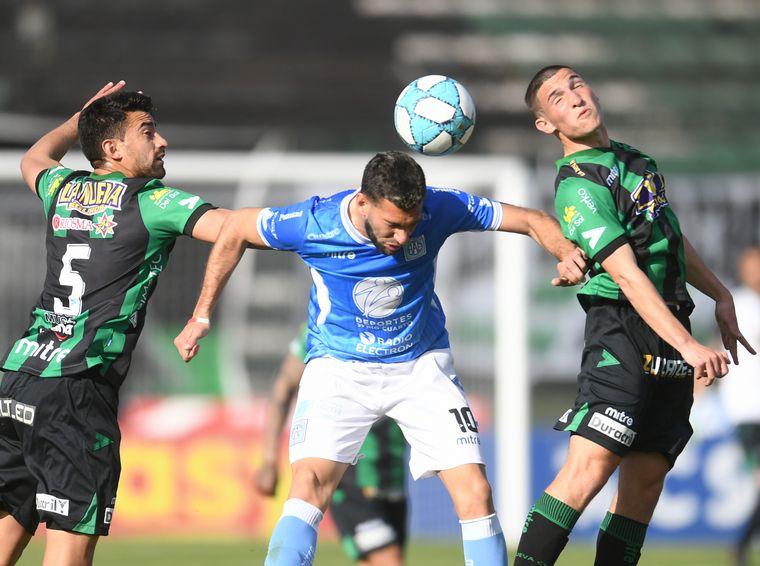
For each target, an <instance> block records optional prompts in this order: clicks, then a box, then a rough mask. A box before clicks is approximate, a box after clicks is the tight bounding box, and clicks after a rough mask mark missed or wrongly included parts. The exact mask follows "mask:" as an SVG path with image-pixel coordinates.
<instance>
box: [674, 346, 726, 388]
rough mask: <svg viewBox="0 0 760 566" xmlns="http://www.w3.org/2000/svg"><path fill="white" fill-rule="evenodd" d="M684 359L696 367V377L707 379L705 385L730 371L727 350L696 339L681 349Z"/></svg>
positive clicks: (710, 383)
mask: <svg viewBox="0 0 760 566" xmlns="http://www.w3.org/2000/svg"><path fill="white" fill-rule="evenodd" d="M680 352H681V355H682V356H683V359H684V361H685V362H686V363H687V364H689V365H690V366H691V367H693V368H694V377H696V378H697V379H703V378H704V379H705V386H708V387H709V386H710V385H712V383H713V381H715V378H716V377H723V376H724V375H726V374H727V373H728V364H729V363H731V362H730V361H729V360H728V355H727V354H726V353H725V352H720V351H718V350H713V349H712V348H708V347H707V346H703V345H702V344H700V343H699V342H697V341H696V340H693V339H692V340H691V341H690V342H689V343H688V344H687V345H686V346H684V347H683V348H681V349H680Z"/></svg>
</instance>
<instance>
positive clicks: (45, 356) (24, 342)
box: [13, 338, 71, 363]
mask: <svg viewBox="0 0 760 566" xmlns="http://www.w3.org/2000/svg"><path fill="white" fill-rule="evenodd" d="M69 352H71V350H70V349H69V348H59V347H57V346H56V345H55V342H53V341H52V340H50V341H49V342H48V343H47V344H40V343H39V342H37V341H36V340H30V339H29V338H22V339H21V340H19V341H18V342H16V347H15V348H14V349H13V353H14V354H21V355H22V356H26V357H27V358H39V359H41V360H43V361H45V362H52V361H56V362H58V363H60V362H62V361H63V359H64V358H65V357H66V356H68V355H69ZM54 358H55V360H54Z"/></svg>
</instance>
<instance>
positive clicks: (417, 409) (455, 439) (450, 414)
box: [387, 350, 484, 479]
mask: <svg viewBox="0 0 760 566" xmlns="http://www.w3.org/2000/svg"><path fill="white" fill-rule="evenodd" d="M405 379H406V381H407V383H408V386H407V387H405V388H403V389H400V390H399V394H398V395H399V398H398V400H397V403H396V404H395V405H394V406H393V407H392V408H391V409H390V410H389V411H388V413H387V414H388V416H389V417H391V418H392V419H394V420H395V421H396V422H397V423H398V425H399V427H400V428H401V430H402V432H403V433H404V437H405V438H406V440H407V442H408V443H409V446H410V448H411V450H410V455H409V468H410V471H411V473H412V477H413V478H414V479H419V478H423V477H429V476H432V475H435V474H436V473H438V472H439V471H440V470H447V469H451V468H455V467H457V466H461V465H463V464H483V463H484V460H483V456H482V453H481V448H480V446H481V440H480V433H479V430H478V423H477V420H476V419H475V415H474V414H473V412H472V410H471V409H470V404H469V403H468V401H467V398H466V396H465V393H464V389H463V388H462V385H461V383H460V382H459V379H458V378H457V375H456V372H455V371H454V366H453V362H452V359H451V353H450V352H449V351H448V350H434V351H431V352H427V353H425V354H423V355H422V356H420V358H418V359H417V360H416V361H415V363H414V365H413V367H412V369H411V375H408V376H405Z"/></svg>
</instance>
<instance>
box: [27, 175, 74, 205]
mask: <svg viewBox="0 0 760 566" xmlns="http://www.w3.org/2000/svg"><path fill="white" fill-rule="evenodd" d="M73 172H74V170H73V169H67V168H66V167H64V166H63V165H58V166H56V167H51V168H50V169H43V170H42V171H40V173H39V175H37V181H36V182H35V188H36V189H37V196H38V197H40V200H41V201H42V206H43V208H44V209H45V214H47V212H48V210H50V205H51V204H53V200H54V199H55V195H56V193H58V189H60V188H61V186H63V182H64V181H65V180H66V178H67V177H69V176H70V175H71V174H72V173H73Z"/></svg>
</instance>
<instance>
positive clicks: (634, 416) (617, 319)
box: [554, 304, 656, 456]
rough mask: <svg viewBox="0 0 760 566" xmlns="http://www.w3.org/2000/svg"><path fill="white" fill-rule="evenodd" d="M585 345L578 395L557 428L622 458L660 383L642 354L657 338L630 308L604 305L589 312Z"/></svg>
mask: <svg viewBox="0 0 760 566" xmlns="http://www.w3.org/2000/svg"><path fill="white" fill-rule="evenodd" d="M585 344H586V345H585V347H584V351H583V359H582V362H581V371H580V373H579V374H578V396H577V398H576V400H575V404H574V406H573V408H572V409H569V410H568V411H566V412H565V413H564V414H563V415H562V416H561V417H560V418H559V420H558V421H557V423H556V424H555V425H554V428H555V429H556V430H561V431H567V432H570V433H573V434H576V435H579V436H582V437H584V438H586V439H588V440H590V441H591V442H594V443H596V444H598V445H600V446H602V447H604V448H606V449H607V450H609V451H611V452H614V453H615V454H618V455H619V456H624V455H625V454H627V453H628V451H629V450H630V449H631V447H632V446H633V445H634V442H635V441H636V439H637V435H638V434H639V430H640V429H641V427H642V426H643V424H644V421H645V420H646V419H645V415H646V412H647V409H648V407H649V405H650V403H651V400H652V397H653V393H654V388H655V386H656V381H655V380H654V379H652V378H651V377H650V376H647V375H645V373H644V371H643V358H642V352H643V351H645V350H647V349H651V348H652V347H653V346H652V344H656V336H654V335H653V333H652V331H651V329H649V328H648V327H647V326H646V325H645V324H644V323H643V321H642V320H641V318H640V317H639V316H638V315H637V314H636V312H635V311H634V310H633V309H632V308H630V307H627V306H623V305H609V304H603V305H597V306H594V307H592V308H591V309H590V310H589V312H588V315H587V320H586V332H585Z"/></svg>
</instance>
